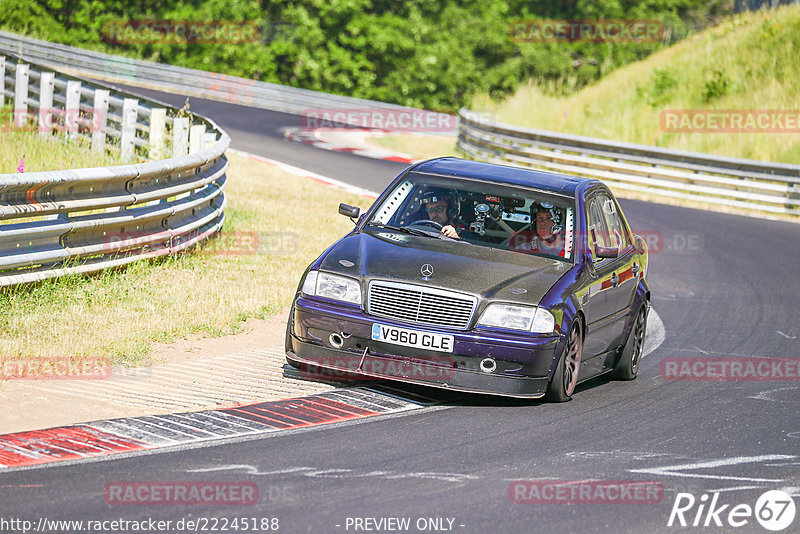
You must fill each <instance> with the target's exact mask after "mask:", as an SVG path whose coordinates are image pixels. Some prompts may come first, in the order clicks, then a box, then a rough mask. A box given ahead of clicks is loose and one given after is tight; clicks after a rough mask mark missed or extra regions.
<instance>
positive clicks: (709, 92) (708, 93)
mask: <svg viewBox="0 0 800 534" xmlns="http://www.w3.org/2000/svg"><path fill="white" fill-rule="evenodd" d="M730 85H731V82H730V80H729V79H728V76H727V75H726V74H725V71H724V70H715V71H714V72H713V73H712V74H711V79H710V80H708V81H707V82H706V84H705V86H704V87H703V102H711V101H712V100H714V99H717V98H719V97H721V96H725V95H727V94H728V89H729V88H730Z"/></svg>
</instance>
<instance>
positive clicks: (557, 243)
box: [509, 202, 564, 258]
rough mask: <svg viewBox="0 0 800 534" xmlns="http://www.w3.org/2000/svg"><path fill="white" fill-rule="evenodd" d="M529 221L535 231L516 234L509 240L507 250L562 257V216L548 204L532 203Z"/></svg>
mask: <svg viewBox="0 0 800 534" xmlns="http://www.w3.org/2000/svg"><path fill="white" fill-rule="evenodd" d="M531 219H532V221H533V222H532V224H533V227H534V229H535V232H534V231H531V230H524V231H521V232H517V233H516V234H514V235H512V236H511V239H510V240H509V248H510V249H512V250H517V251H521V252H528V253H531V254H549V255H551V256H561V257H562V258H563V257H564V226H563V220H564V215H563V213H562V210H561V209H559V208H555V207H553V205H552V204H551V203H549V202H542V203H539V204H537V203H534V204H533V205H532V206H531Z"/></svg>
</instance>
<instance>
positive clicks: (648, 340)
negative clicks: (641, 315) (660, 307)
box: [641, 307, 666, 358]
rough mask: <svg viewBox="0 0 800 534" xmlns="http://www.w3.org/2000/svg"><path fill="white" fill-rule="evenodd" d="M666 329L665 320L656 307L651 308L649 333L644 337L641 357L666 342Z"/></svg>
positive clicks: (648, 325) (648, 320) (648, 319)
mask: <svg viewBox="0 0 800 534" xmlns="http://www.w3.org/2000/svg"><path fill="white" fill-rule="evenodd" d="M665 337H666V331H665V329H664V322H663V321H662V320H661V317H659V316H658V314H657V313H656V310H655V308H653V307H651V308H650V313H648V314H647V333H646V334H645V338H644V347H642V355H641V358H644V357H645V356H647V355H648V354H650V353H651V352H653V351H654V350H656V349H657V348H658V347H660V346H661V344H662V343H664V338H665Z"/></svg>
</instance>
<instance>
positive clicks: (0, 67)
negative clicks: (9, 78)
mask: <svg viewBox="0 0 800 534" xmlns="http://www.w3.org/2000/svg"><path fill="white" fill-rule="evenodd" d="M5 100H6V56H0V108H1V107H3V106H4V105H5Z"/></svg>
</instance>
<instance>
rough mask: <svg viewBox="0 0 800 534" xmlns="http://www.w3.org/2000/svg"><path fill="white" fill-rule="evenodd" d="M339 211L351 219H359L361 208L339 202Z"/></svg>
mask: <svg viewBox="0 0 800 534" xmlns="http://www.w3.org/2000/svg"><path fill="white" fill-rule="evenodd" d="M339 213H340V214H341V215H344V216H345V217H350V218H351V219H358V214H359V213H361V208H357V207H356V206H350V205H349V204H345V203H341V204H339Z"/></svg>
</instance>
